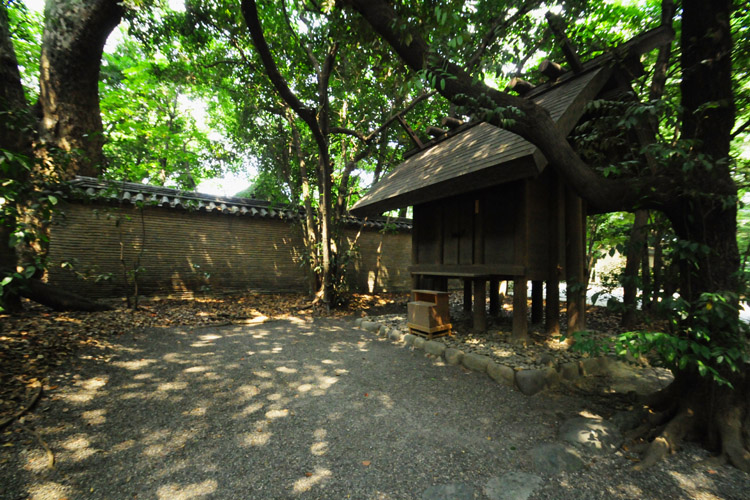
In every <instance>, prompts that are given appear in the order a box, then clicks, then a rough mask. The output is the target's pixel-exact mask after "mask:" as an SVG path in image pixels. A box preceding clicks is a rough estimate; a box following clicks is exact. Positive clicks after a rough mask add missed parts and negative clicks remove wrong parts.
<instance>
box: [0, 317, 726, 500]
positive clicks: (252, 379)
mask: <svg viewBox="0 0 750 500" xmlns="http://www.w3.org/2000/svg"><path fill="white" fill-rule="evenodd" d="M116 352H117V354H116V356H114V357H113V358H112V359H110V360H109V362H108V363H102V362H99V363H94V362H93V361H92V362H84V363H83V365H82V366H81V367H80V371H79V372H78V373H75V372H71V373H70V376H71V377H76V376H77V378H71V379H70V380H71V382H72V383H61V387H60V388H59V389H58V390H56V391H53V392H51V399H52V401H50V400H49V399H48V400H46V401H45V403H44V405H43V407H42V408H40V409H39V411H37V412H36V413H35V414H34V416H33V419H32V420H31V422H32V424H33V425H34V426H35V428H36V429H37V430H38V431H39V433H40V435H41V436H42V437H43V438H44V439H45V441H47V443H48V444H49V445H50V447H51V448H52V449H53V450H54V453H55V456H56V459H57V466H56V469H54V470H50V469H48V468H47V464H46V459H45V455H44V452H43V451H42V450H41V449H40V448H38V447H35V446H28V447H26V448H24V449H23V450H22V451H21V452H20V453H18V455H17V464H16V465H17V466H18V473H17V474H16V476H15V478H14V480H13V481H10V480H8V481H5V479H6V478H8V477H12V476H4V474H7V470H6V472H0V483H3V482H5V483H6V484H8V485H9V487H10V488H11V489H10V490H9V492H8V495H3V497H4V498H5V497H6V496H7V497H8V498H26V497H28V498H32V499H60V498H139V499H144V498H154V499H200V498H220V499H224V498H262V499H266V498H347V495H349V496H350V497H351V498H386V499H389V498H393V499H396V498H419V497H420V496H421V494H422V492H424V491H425V490H426V489H427V488H428V487H429V486H431V485H433V484H443V483H451V482H456V481H461V482H468V483H471V484H474V485H477V486H478V490H477V491H481V485H482V484H483V483H484V482H486V481H487V480H488V479H489V478H491V477H493V476H498V475H499V474H501V473H502V472H503V471H510V470H516V469H519V468H520V469H522V470H523V469H528V468H529V467H530V466H531V465H530V459H529V457H528V451H529V449H530V447H531V446H533V445H534V443H541V442H549V441H551V440H554V439H555V438H556V432H557V426H558V424H559V422H560V419H562V418H563V417H565V416H570V415H574V414H575V413H576V412H578V411H580V410H581V407H582V405H583V406H585V404H586V403H585V402H582V401H580V400H576V399H573V398H568V397H566V396H562V395H559V394H543V395H538V396H535V397H533V398H527V397H525V396H523V395H521V394H520V393H518V392H514V391H513V390H511V389H508V388H505V387H502V386H499V385H496V384H495V383H494V382H492V381H491V380H490V379H489V378H487V377H485V376H483V375H480V374H477V373H473V372H466V371H464V370H462V369H460V368H457V367H446V366H443V365H442V363H441V362H440V361H439V360H435V359H430V358H426V357H425V356H424V353H423V352H422V351H411V350H409V349H406V348H404V347H403V346H396V345H393V344H390V343H389V342H387V341H384V340H382V339H379V338H377V337H374V336H371V335H369V334H365V333H363V332H361V331H358V330H354V329H352V328H351V327H350V326H349V324H348V323H347V322H346V321H342V320H333V319H320V320H316V321H310V320H303V319H299V318H290V319H286V320H277V321H269V322H266V323H264V324H257V325H244V326H226V327H202V328H195V329H191V328H172V329H156V328H152V329H149V330H147V331H146V332H145V334H139V335H137V336H136V337H135V339H134V338H133V337H132V336H127V338H123V340H122V343H121V345H119V346H118V347H117V349H116ZM641 477H645V476H641ZM670 478H671V479H670ZM665 479H666V483H664V481H665ZM677 479H678V478H677V477H676V476H668V475H665V474H662V475H661V476H659V477H658V478H657V480H656V481H658V482H661V483H662V484H661V488H662V490H661V491H663V492H664V495H665V496H663V497H661V498H689V497H688V496H687V493H686V491H687V489H685V488H684V487H683V486H681V483H680V481H678V480H677ZM611 486H612V491H615V492H619V493H618V494H617V495H613V496H612V498H629V497H628V496H627V492H626V490H625V489H623V488H625V486H626V485H625V483H622V484H621V482H620V481H619V479H612V481H611ZM704 486H705V485H701V486H700V487H701V488H703V487H704ZM633 487H635V486H633ZM706 488H707V489H705V488H704V489H705V491H712V489H711V488H712V487H711V486H709V487H706ZM572 490H573V493H571V495H572V496H569V497H568V498H575V497H576V495H575V488H574V487H573V488H572ZM628 491H630V490H628ZM701 491H704V490H701ZM623 492H624V493H623Z"/></svg>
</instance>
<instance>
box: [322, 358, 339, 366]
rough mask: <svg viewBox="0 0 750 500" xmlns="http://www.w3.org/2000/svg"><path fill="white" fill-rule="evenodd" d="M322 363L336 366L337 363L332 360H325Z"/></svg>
mask: <svg viewBox="0 0 750 500" xmlns="http://www.w3.org/2000/svg"><path fill="white" fill-rule="evenodd" d="M321 363H323V364H324V365H335V364H336V362H335V361H333V360H332V359H324V360H323V361H321Z"/></svg>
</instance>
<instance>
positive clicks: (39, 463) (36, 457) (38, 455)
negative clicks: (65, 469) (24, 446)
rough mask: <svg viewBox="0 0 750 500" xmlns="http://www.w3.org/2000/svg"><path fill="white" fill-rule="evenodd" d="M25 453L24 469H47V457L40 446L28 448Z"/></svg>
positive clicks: (32, 470) (37, 470) (34, 470)
mask: <svg viewBox="0 0 750 500" xmlns="http://www.w3.org/2000/svg"><path fill="white" fill-rule="evenodd" d="M25 455H26V456H25V458H26V463H25V464H24V465H23V468H24V470H27V471H29V472H37V473H39V472H44V471H46V470H48V469H49V458H48V457H47V454H46V453H45V452H44V450H42V449H40V448H37V449H33V450H29V451H28V452H27V453H26V454H25Z"/></svg>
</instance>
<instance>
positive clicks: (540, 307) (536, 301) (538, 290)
mask: <svg viewBox="0 0 750 500" xmlns="http://www.w3.org/2000/svg"><path fill="white" fill-rule="evenodd" d="M543 317H544V282H543V281H536V280H535V281H532V282H531V323H532V324H534V325H537V324H539V323H541V322H542V319H543Z"/></svg>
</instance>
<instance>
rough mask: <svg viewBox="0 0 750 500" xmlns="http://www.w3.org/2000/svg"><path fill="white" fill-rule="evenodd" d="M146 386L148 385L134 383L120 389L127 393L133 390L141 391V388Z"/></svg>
mask: <svg viewBox="0 0 750 500" xmlns="http://www.w3.org/2000/svg"><path fill="white" fill-rule="evenodd" d="M145 385H146V384H144V383H143V382H136V383H133V384H125V385H121V386H120V389H121V390H125V391H130V390H133V389H140V388H141V387H144V386H145Z"/></svg>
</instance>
